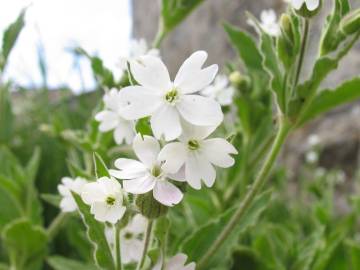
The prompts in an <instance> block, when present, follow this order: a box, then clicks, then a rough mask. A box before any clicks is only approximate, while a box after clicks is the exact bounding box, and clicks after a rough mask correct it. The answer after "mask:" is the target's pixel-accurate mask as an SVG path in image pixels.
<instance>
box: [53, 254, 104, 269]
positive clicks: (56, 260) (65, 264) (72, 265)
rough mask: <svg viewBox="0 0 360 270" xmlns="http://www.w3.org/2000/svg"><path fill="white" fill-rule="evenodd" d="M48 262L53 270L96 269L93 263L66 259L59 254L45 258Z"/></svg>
mask: <svg viewBox="0 0 360 270" xmlns="http://www.w3.org/2000/svg"><path fill="white" fill-rule="evenodd" d="M47 262H48V264H49V265H50V266H51V267H52V268H53V269H54V270H97V269H98V268H97V267H96V266H94V265H91V264H87V263H84V262H80V261H76V260H72V259H68V258H65V257H61V256H52V257H49V258H48V259H47Z"/></svg>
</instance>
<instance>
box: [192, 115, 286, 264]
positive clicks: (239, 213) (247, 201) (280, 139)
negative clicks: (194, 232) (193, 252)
mask: <svg viewBox="0 0 360 270" xmlns="http://www.w3.org/2000/svg"><path fill="white" fill-rule="evenodd" d="M291 128H292V125H291V124H290V123H289V122H288V121H287V120H286V119H284V118H281V119H280V127H279V130H278V132H277V135H276V138H275V141H274V143H273V145H272V148H271V150H270V152H269V154H268V156H267V158H266V160H265V163H264V164H263V166H262V168H261V170H260V173H259V175H258V176H257V178H256V179H255V181H254V183H253V184H252V186H251V188H250V189H249V191H248V193H247V194H246V195H245V198H244V200H243V201H242V203H241V204H240V205H239V207H238V209H237V210H236V211H235V213H234V215H233V216H232V217H231V219H230V221H229V223H228V224H227V225H226V226H225V228H224V229H223V230H222V232H221V233H220V234H219V236H218V237H217V239H216V240H215V242H214V244H213V245H212V246H211V247H210V248H209V249H208V251H207V252H206V253H205V254H204V256H203V257H202V258H201V259H200V261H199V262H198V264H197V268H196V269H198V270H199V269H205V267H206V263H208V262H209V260H210V258H212V256H213V255H214V254H215V253H216V252H217V250H218V249H219V248H220V247H221V245H222V244H223V243H224V241H225V240H226V239H227V238H228V237H229V235H230V234H231V232H232V231H233V230H234V228H235V227H236V225H237V224H238V223H239V221H240V219H241V218H242V217H243V215H244V214H245V213H246V211H247V210H248V208H249V207H250V206H251V204H252V202H253V200H254V198H255V196H256V195H257V194H258V193H259V191H260V190H261V187H262V186H263V185H264V183H265V182H266V180H267V179H268V176H269V174H270V171H271V169H272V167H273V165H274V163H275V161H276V158H277V157H278V155H279V152H280V150H281V147H282V145H283V144H284V142H285V140H286V138H287V136H288V134H289V132H290V130H291Z"/></svg>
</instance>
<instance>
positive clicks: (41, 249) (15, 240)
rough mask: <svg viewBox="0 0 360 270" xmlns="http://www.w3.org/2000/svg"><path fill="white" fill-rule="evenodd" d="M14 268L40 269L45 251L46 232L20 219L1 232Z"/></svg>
mask: <svg viewBox="0 0 360 270" xmlns="http://www.w3.org/2000/svg"><path fill="white" fill-rule="evenodd" d="M2 238H3V241H4V244H5V247H6V249H7V251H8V254H9V258H10V263H11V265H12V266H13V267H14V269H27V270H32V269H34V270H35V269H41V268H42V267H41V265H42V261H43V259H44V257H45V255H46V252H47V241H48V238H47V234H46V232H45V231H44V229H43V228H42V227H40V226H37V225H33V224H31V223H30V221H29V220H26V219H20V220H16V221H14V222H12V223H11V224H9V225H7V226H6V228H5V229H4V231H3V233H2Z"/></svg>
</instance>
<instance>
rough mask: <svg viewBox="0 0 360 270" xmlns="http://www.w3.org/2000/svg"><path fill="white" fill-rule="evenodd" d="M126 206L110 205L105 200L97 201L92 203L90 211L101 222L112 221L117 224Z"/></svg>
mask: <svg viewBox="0 0 360 270" xmlns="http://www.w3.org/2000/svg"><path fill="white" fill-rule="evenodd" d="M125 211H126V208H125V207H123V206H121V205H114V206H111V207H109V206H108V205H107V204H106V203H105V202H95V203H94V204H92V205H91V208H90V212H91V213H92V214H93V215H94V216H95V219H96V220H98V221H101V222H110V223H112V224H115V223H116V222H117V221H118V220H120V219H121V218H122V217H123V215H124V213H125Z"/></svg>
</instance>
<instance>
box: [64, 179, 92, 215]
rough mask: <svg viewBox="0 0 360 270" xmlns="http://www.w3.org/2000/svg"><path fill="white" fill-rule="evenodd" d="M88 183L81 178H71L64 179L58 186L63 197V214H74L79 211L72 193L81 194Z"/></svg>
mask: <svg viewBox="0 0 360 270" xmlns="http://www.w3.org/2000/svg"><path fill="white" fill-rule="evenodd" d="M85 184H87V181H86V180H85V179H83V178H81V177H76V178H75V179H72V178H70V177H63V178H62V179H61V184H59V185H58V191H59V193H60V195H61V196H62V199H61V202H60V208H61V211H63V212H73V211H75V210H76V209H77V205H76V202H75V200H74V198H73V196H72V195H71V192H75V193H78V194H80V193H81V190H82V188H83V186H84V185H85Z"/></svg>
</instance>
